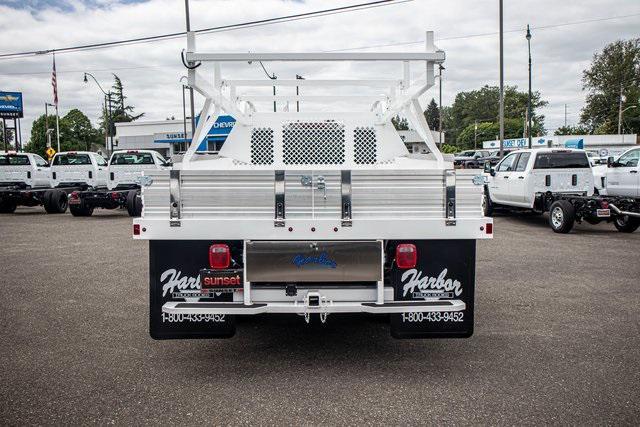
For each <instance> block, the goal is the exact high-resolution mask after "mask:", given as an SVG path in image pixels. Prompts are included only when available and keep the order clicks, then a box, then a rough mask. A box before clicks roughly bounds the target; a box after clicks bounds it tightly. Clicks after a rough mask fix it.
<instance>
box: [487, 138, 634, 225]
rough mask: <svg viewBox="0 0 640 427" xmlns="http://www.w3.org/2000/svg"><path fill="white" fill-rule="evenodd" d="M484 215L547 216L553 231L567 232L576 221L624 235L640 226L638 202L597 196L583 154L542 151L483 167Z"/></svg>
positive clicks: (515, 154) (519, 153) (523, 152)
mask: <svg viewBox="0 0 640 427" xmlns="http://www.w3.org/2000/svg"><path fill="white" fill-rule="evenodd" d="M485 172H486V185H485V196H484V198H483V210H484V213H485V214H486V215H491V214H492V212H493V210H494V209H496V208H507V209H509V210H528V211H531V212H535V213H539V214H542V213H544V212H549V225H550V226H551V228H552V229H553V231H555V232H558V233H568V232H569V231H570V230H571V228H572V227H573V224H574V222H575V221H578V222H580V221H582V220H584V221H586V222H588V223H591V224H596V223H598V222H601V221H603V220H604V221H612V222H613V223H614V225H615V226H616V228H617V229H618V230H620V231H624V232H630V231H635V230H636V229H637V228H638V225H640V222H639V221H638V218H639V217H640V215H639V214H638V211H639V209H638V201H637V200H636V199H634V198H633V197H632V198H629V197H617V198H614V197H603V196H593V194H594V175H593V172H592V170H591V165H590V163H589V159H588V157H587V154H586V152H585V151H583V150H569V149H552V148H539V149H534V150H519V151H515V152H512V153H510V154H509V155H507V156H506V157H505V158H504V159H503V160H502V161H501V162H500V163H498V164H497V165H496V166H495V167H491V165H489V164H488V163H487V164H485Z"/></svg>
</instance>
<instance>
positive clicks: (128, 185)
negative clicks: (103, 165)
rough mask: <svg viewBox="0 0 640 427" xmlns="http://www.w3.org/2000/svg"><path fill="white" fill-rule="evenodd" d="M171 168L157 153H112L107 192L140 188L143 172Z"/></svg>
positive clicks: (151, 151)
mask: <svg viewBox="0 0 640 427" xmlns="http://www.w3.org/2000/svg"><path fill="white" fill-rule="evenodd" d="M169 167H171V162H169V161H168V160H166V159H165V158H164V157H162V156H161V155H160V153H158V152H157V151H153V150H123V151H114V152H113V154H112V155H111V158H110V159H109V167H108V168H107V172H108V175H109V179H108V181H107V188H108V189H109V190H121V189H135V188H140V177H141V176H142V174H143V172H145V171H146V172H148V171H151V170H165V169H168V168H169Z"/></svg>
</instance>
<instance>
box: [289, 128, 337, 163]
mask: <svg viewBox="0 0 640 427" xmlns="http://www.w3.org/2000/svg"><path fill="white" fill-rule="evenodd" d="M282 160H283V163H284V164H287V165H341V164H343V163H344V160H345V131H344V123H341V122H334V121H327V122H284V123H283V124H282Z"/></svg>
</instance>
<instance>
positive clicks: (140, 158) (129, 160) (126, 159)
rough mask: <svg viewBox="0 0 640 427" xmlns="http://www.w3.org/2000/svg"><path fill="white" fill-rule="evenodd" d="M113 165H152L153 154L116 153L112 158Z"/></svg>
mask: <svg viewBox="0 0 640 427" xmlns="http://www.w3.org/2000/svg"><path fill="white" fill-rule="evenodd" d="M111 164H112V165H152V164H153V156H152V155H151V153H116V154H114V155H113V157H112V158H111Z"/></svg>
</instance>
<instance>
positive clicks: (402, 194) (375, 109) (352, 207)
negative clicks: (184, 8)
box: [136, 32, 491, 240]
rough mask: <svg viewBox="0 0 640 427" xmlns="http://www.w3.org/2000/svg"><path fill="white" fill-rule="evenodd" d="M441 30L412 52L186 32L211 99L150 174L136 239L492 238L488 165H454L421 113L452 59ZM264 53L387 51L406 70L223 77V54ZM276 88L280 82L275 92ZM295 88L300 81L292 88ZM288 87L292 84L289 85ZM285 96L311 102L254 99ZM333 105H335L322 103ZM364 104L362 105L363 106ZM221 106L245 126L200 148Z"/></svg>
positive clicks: (261, 56) (199, 81) (198, 77)
mask: <svg viewBox="0 0 640 427" xmlns="http://www.w3.org/2000/svg"><path fill="white" fill-rule="evenodd" d="M433 40H434V37H433V32H427V36H426V49H425V51H423V52H406V53H397V52H391V53H384V52H383V53H361V52H356V53H344V52H339V53H335V52H316V53H199V52H196V50H195V33H193V32H188V33H187V46H188V47H187V51H186V53H185V54H184V58H185V60H186V65H187V67H188V74H189V75H188V78H189V82H188V84H189V86H191V87H192V88H193V89H194V90H195V91H197V92H198V93H200V94H201V95H203V96H204V97H205V102H204V106H203V108H202V111H201V113H200V120H199V121H198V126H197V128H196V130H195V133H194V135H193V139H192V142H191V144H190V146H189V148H188V150H187V151H186V152H185V154H184V156H183V159H182V162H181V163H179V164H177V165H176V167H175V168H174V169H173V170H171V171H151V172H148V173H147V172H145V176H147V177H148V179H147V180H146V185H144V186H143V200H144V209H143V214H142V218H141V219H139V220H136V222H137V223H138V224H140V225H141V226H142V233H141V234H140V236H137V237H138V238H147V239H203V238H208V237H213V236H215V238H218V239H224V238H229V239H256V240H259V239H275V240H284V239H333V240H348V239H385V238H412V239H420V238H425V239H429V238H431V239H432V238H447V239H477V238H486V237H490V236H487V235H486V231H485V230H486V227H485V225H486V223H487V222H491V221H490V220H487V219H486V218H484V217H483V214H482V209H481V204H482V194H483V184H484V181H483V178H482V176H481V173H480V172H474V171H459V170H454V169H453V165H452V163H451V162H450V161H445V159H444V157H443V155H442V154H441V152H440V151H439V149H438V147H437V145H436V143H435V141H434V139H433V136H432V133H431V131H430V130H429V126H428V124H427V122H426V120H425V117H424V114H423V110H424V109H423V107H422V105H421V102H420V100H419V98H420V96H421V95H423V94H424V93H425V92H426V91H427V90H428V89H429V88H431V87H432V86H433V85H434V80H435V76H434V69H435V66H436V65H437V64H440V63H442V62H444V59H445V54H444V52H443V51H441V50H438V49H436V47H435V45H434V42H433ZM259 61H262V62H269V61H305V62H308V61H311V62H327V61H331V62H333V61H386V62H395V63H399V65H400V67H399V69H398V72H399V73H400V76H399V77H398V78H396V79H389V78H386V79H361V80H355V79H348V80H343V79H333V80H313V79H304V80H303V79H291V80H287V79H273V80H266V79H263V80H248V79H243V80H233V79H225V78H223V77H222V71H221V65H222V64H223V63H226V62H236V63H245V64H246V63H247V62H248V63H257V62H259ZM204 62H213V71H214V73H213V76H214V77H213V84H210V83H209V82H208V81H207V80H206V79H205V78H204V77H203V74H202V73H201V71H200V68H199V67H200V65H201V64H202V63H204ZM412 62H413V63H415V62H420V63H421V64H422V66H423V67H424V68H422V70H424V74H423V75H424V77H423V78H419V79H414V78H412V73H411V63H412ZM272 87H273V88H278V90H277V91H276V90H275V89H274V90H273V93H272V92H271V90H272ZM349 87H352V88H353V87H355V88H357V93H350V92H349V91H348V88H349ZM287 88H288V89H287ZM296 88H298V89H299V91H295V92H294V90H295V89H296ZM312 88H323V90H325V92H322V93H320V92H313V90H314V89H312ZM252 90H253V92H252ZM287 90H288V91H289V92H292V94H284V93H285V92H287ZM366 90H374V91H375V92H373V93H372V94H366V93H365V91H366ZM255 91H258V93H255ZM259 91H262V92H259ZM326 91H328V92H326ZM331 91H333V92H334V93H331ZM335 91H338V93H335ZM298 92H299V93H298ZM275 93H278V94H277V95H275ZM288 102H295V103H296V108H295V110H297V109H298V108H297V107H298V106H299V104H297V103H302V105H303V106H304V111H303V112H299V111H291V110H294V108H292V107H290V106H289V104H286V106H284V107H283V108H281V110H280V111H277V112H274V111H269V110H268V109H267V110H266V111H259V110H258V108H257V107H258V106H259V105H260V104H261V103H262V104H265V105H268V106H269V107H270V106H271V103H280V105H281V106H282V105H284V104H283V103H288ZM363 103H364V104H363ZM318 104H320V105H321V108H320V109H318V110H317V111H313V110H312V108H311V107H312V106H313V105H318ZM323 104H324V108H322V105H323ZM327 104H329V105H330V106H331V107H332V109H333V111H328V112H327V111H324V109H326V107H327ZM358 104H360V105H363V107H362V108H357V107H355V106H356V105H358ZM340 105H349V111H346V112H344V111H343V112H340V111H335V110H336V106H340ZM222 112H224V113H226V114H229V115H231V116H233V117H234V118H235V120H236V124H235V126H234V127H233V129H232V131H231V133H230V134H229V136H228V138H227V140H226V142H225V144H224V146H223V147H222V149H221V150H220V152H219V156H216V157H210V156H195V153H196V150H197V148H198V147H199V146H200V144H201V142H202V141H203V140H204V138H205V137H206V135H207V133H208V131H209V129H210V128H211V126H212V125H213V124H214V123H215V122H216V120H217V118H218V116H219V115H220V114H221V113H222ZM398 114H402V115H403V116H405V117H406V118H407V119H408V121H409V123H410V125H411V127H412V128H413V129H415V130H416V131H417V133H418V134H419V135H420V137H421V139H422V140H423V141H424V143H425V144H426V147H427V149H428V151H429V153H428V154H427V155H412V154H410V153H409V152H408V150H407V148H406V146H405V144H404V142H403V141H402V139H401V138H400V136H399V135H398V133H397V131H396V130H395V128H394V126H393V124H392V122H391V119H392V118H393V117H395V116H397V115H398Z"/></svg>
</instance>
